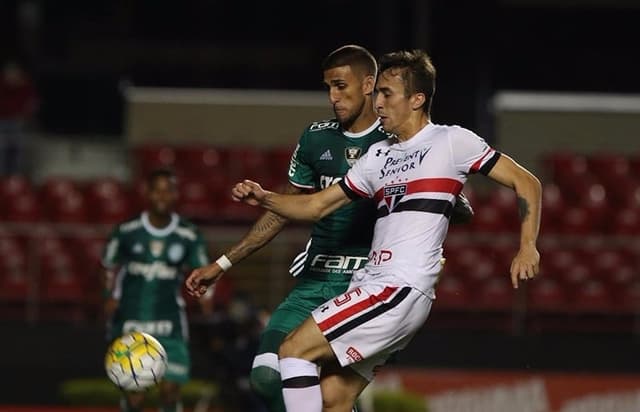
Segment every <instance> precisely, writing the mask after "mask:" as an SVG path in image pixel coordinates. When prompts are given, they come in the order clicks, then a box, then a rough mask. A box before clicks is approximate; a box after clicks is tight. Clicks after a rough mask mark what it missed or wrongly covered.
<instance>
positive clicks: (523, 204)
mask: <svg viewBox="0 0 640 412" xmlns="http://www.w3.org/2000/svg"><path fill="white" fill-rule="evenodd" d="M517 200H518V214H519V215H520V221H524V220H525V219H526V218H527V216H529V203H527V200H526V199H525V198H523V197H520V196H518V199H517Z"/></svg>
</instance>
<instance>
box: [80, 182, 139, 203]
mask: <svg viewBox="0 0 640 412" xmlns="http://www.w3.org/2000/svg"><path fill="white" fill-rule="evenodd" d="M128 194H129V188H128V187H127V185H126V184H125V183H124V182H122V181H120V180H117V179H114V178H111V177H103V178H99V179H94V180H91V181H89V182H87V183H86V184H85V198H86V199H87V201H88V202H89V203H90V204H92V205H93V204H95V203H99V202H102V201H105V200H109V199H113V198H123V197H127V196H128Z"/></svg>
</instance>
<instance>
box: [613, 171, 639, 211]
mask: <svg viewBox="0 0 640 412" xmlns="http://www.w3.org/2000/svg"><path fill="white" fill-rule="evenodd" d="M607 193H609V194H610V197H611V201H612V203H613V204H615V205H616V206H617V207H632V208H640V179H638V178H635V177H625V178H620V179H618V180H617V181H616V183H615V184H611V185H608V186H607Z"/></svg>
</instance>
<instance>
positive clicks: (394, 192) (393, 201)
mask: <svg viewBox="0 0 640 412" xmlns="http://www.w3.org/2000/svg"><path fill="white" fill-rule="evenodd" d="M406 194H407V185H406V184H400V185H389V186H385V187H384V202H385V203H386V204H387V207H388V208H389V211H391V210H393V208H394V207H396V205H397V204H398V202H399V201H400V199H402V197H403V196H404V195H406Z"/></svg>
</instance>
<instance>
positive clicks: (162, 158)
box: [131, 144, 176, 177]
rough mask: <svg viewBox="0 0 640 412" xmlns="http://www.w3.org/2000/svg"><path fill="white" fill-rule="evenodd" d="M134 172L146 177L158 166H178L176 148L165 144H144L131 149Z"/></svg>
mask: <svg viewBox="0 0 640 412" xmlns="http://www.w3.org/2000/svg"><path fill="white" fill-rule="evenodd" d="M131 154H132V160H133V163H134V174H135V175H136V176H138V177H144V176H146V175H147V174H148V173H149V172H151V171H152V170H154V169H157V168H170V169H174V168H175V166H176V152H175V148H174V147H173V146H170V145H165V144H143V145H139V146H136V147H133V148H132V149H131Z"/></svg>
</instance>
